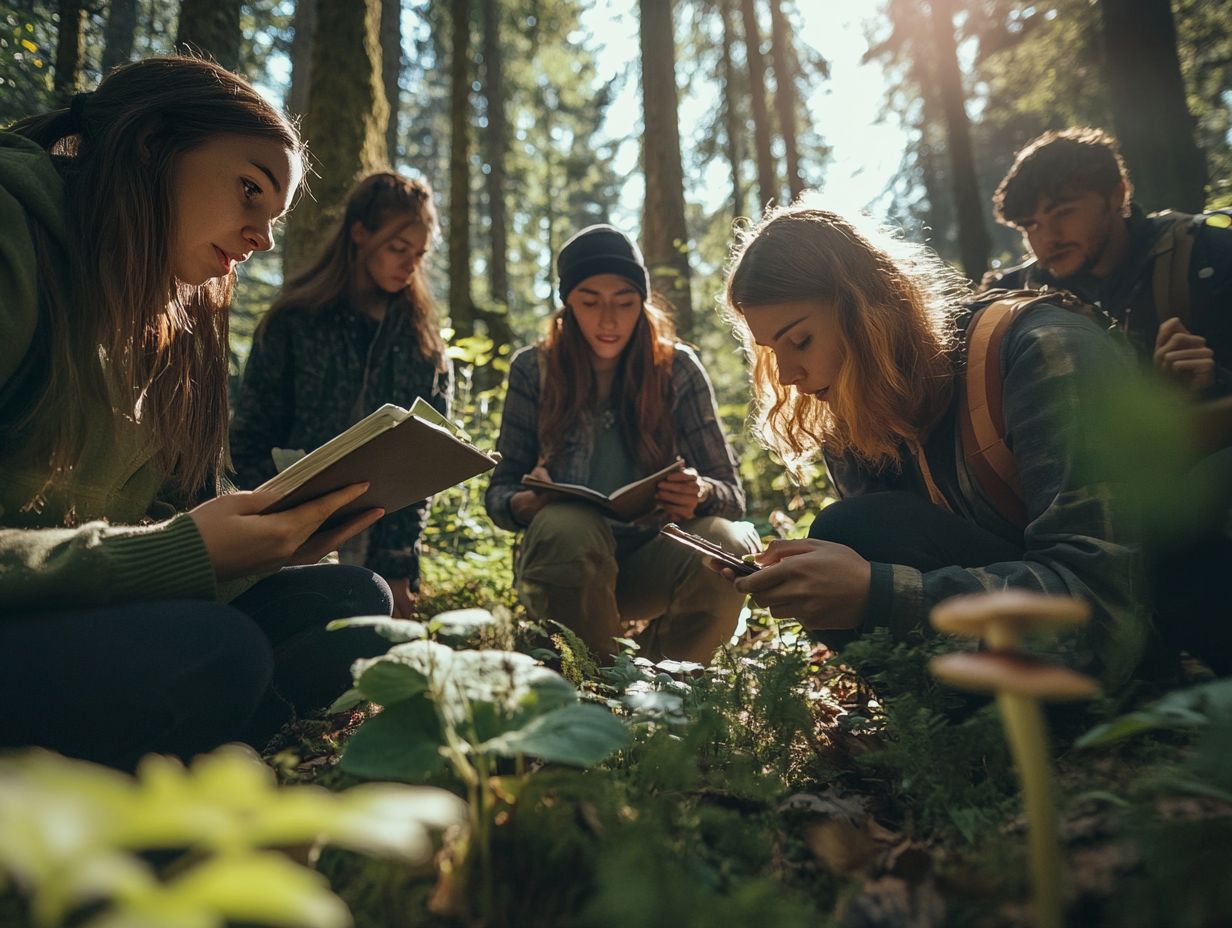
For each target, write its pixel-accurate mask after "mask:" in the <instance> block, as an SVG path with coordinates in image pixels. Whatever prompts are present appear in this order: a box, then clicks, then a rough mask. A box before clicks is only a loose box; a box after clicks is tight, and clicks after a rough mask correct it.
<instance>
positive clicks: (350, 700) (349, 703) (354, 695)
mask: <svg viewBox="0 0 1232 928" xmlns="http://www.w3.org/2000/svg"><path fill="white" fill-rule="evenodd" d="M367 699H368V697H367V696H365V695H364V694H363V692H362V691H361V690H360V689H359V688H358V687H354V686H353V687H351V688H350V689H349V690H347V691H346V692H345V693H343V694H342V695H341V696H339V697H338V698H337V699H335V700H334V701H333V702H332V703H330V705H329V708H328V709H326V710H325V711H326V712H327V713H328V714H329V715H336V714H337V713H339V712H346V711H348V710H350V709H354V708H355V707H356V706H358V705H359V704H360V703H362V702H366V701H367Z"/></svg>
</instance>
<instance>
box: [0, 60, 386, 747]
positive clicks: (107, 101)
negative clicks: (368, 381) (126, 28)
mask: <svg viewBox="0 0 1232 928" xmlns="http://www.w3.org/2000/svg"><path fill="white" fill-rule="evenodd" d="M302 172H303V152H302V146H301V143H300V140H299V137H298V135H297V133H296V131H295V129H294V128H293V127H292V126H291V125H290V123H289V122H288V121H287V120H286V119H285V118H284V117H283V116H282V115H281V114H280V113H279V112H278V111H277V110H276V109H275V108H274V107H272V106H271V105H270V104H269V103H268V102H266V101H265V100H264V99H263V98H262V97H261V96H260V95H259V94H257V93H256V91H254V90H253V89H252V87H250V86H249V85H248V84H247V83H245V82H244V81H243V80H241V79H240V78H238V77H236V76H235V75H233V74H231V73H230V72H228V71H225V70H223V69H222V68H220V67H218V66H216V65H213V64H211V63H208V62H205V61H199V60H196V59H191V58H175V57H171V58H156V59H149V60H146V61H142V62H138V63H136V64H133V65H130V66H127V67H124V68H120V69H118V70H116V71H114V72H112V74H110V75H109V76H108V77H107V78H106V80H104V81H103V82H102V83H101V84H100V85H99V87H98V89H97V90H96V91H95V92H93V93H85V94H78V95H77V96H75V97H74V98H73V100H72V104H71V105H70V106H68V107H65V108H63V109H60V110H56V111H53V112H52V113H49V114H47V115H44V116H36V117H31V118H28V119H25V120H23V121H21V122H19V123H17V124H16V125H14V126H13V127H11V130H10V131H9V132H6V133H0V294H2V295H0V334H2V336H3V337H2V338H0V698H2V699H4V701H5V703H6V704H7V705H10V706H13V705H18V704H20V705H21V706H22V709H21V711H20V712H15V713H11V714H10V716H9V720H8V721H7V722H6V723H5V724H4V725H3V726H0V746H21V745H30V744H39V745H43V746H46V747H50V748H53V749H56V750H59V751H62V752H64V753H68V754H73V755H76V756H81V757H87V758H90V759H95V760H99V761H103V762H106V763H112V764H116V765H119V766H131V765H132V764H133V763H134V762H135V761H136V759H137V758H138V757H140V756H141V755H142V754H143V753H145V752H148V751H159V752H164V753H174V754H179V755H181V756H190V755H192V754H194V753H197V752H199V751H203V750H209V749H210V748H212V747H214V746H216V745H217V744H219V743H222V742H224V741H228V740H233V739H245V740H249V741H250V742H253V743H261V742H263V740H264V739H266V738H268V737H269V736H270V735H271V734H272V733H273V732H274V731H276V729H277V728H278V726H279V725H281V724H282V722H284V721H285V720H286V719H287V718H288V717H289V716H290V715H291V713H292V712H293V711H294V710H297V709H309V708H316V707H319V706H320V705H322V704H324V703H326V702H328V701H329V700H330V699H331V698H333V697H334V696H336V695H337V693H338V692H340V691H341V690H342V689H344V688H345V686H346V685H347V682H348V679H349V676H348V672H347V669H348V667H349V664H350V662H351V661H352V660H354V659H355V658H356V657H359V656H362V655H364V654H369V653H374V652H376V651H378V650H381V649H382V648H381V645H380V644H379V642H378V640H376V639H375V638H374V636H370V635H367V634H366V633H362V632H359V633H352V632H350V631H348V632H345V633H342V634H339V635H331V636H325V635H324V634H323V631H324V625H325V624H326V623H327V622H328V621H329V620H331V619H333V618H337V617H339V616H342V615H348V614H357V613H375V612H383V613H384V614H386V615H388V614H389V610H390V600H389V590H388V587H386V586H385V584H384V583H383V582H382V581H381V580H380V579H379V578H376V577H374V576H373V575H372V574H371V573H369V572H368V571H364V570H361V569H359V568H350V567H341V566H338V565H319V566H318V565H315V564H314V562H316V561H318V560H319V559H320V558H321V557H322V556H323V555H324V554H326V553H327V552H329V551H331V550H333V549H334V548H336V547H337V546H338V545H339V544H340V543H341V542H342V541H344V540H346V539H347V538H349V537H350V536H351V535H353V534H355V533H356V532H359V531H362V530H363V529H364V528H366V527H367V526H369V525H371V524H372V523H373V522H374V521H376V519H378V518H380V516H381V514H382V513H381V511H380V510H372V511H370V512H367V513H364V514H363V515H362V516H360V517H357V518H355V519H352V520H351V521H350V522H348V523H346V524H344V525H342V526H341V527H338V528H335V529H333V530H329V531H323V532H320V533H317V529H318V528H319V527H320V526H321V524H322V523H323V522H324V520H325V519H327V518H328V517H329V516H330V514H332V513H333V512H334V511H336V510H337V509H338V508H339V507H341V506H343V505H345V504H346V503H347V502H349V501H350V500H352V499H354V498H356V497H357V496H358V495H359V494H360V493H362V491H363V486H354V487H349V488H346V489H344V490H340V491H338V492H336V493H333V494H331V495H329V496H325V497H322V498H321V499H318V500H315V501H313V502H311V503H306V504H304V505H302V506H299V507H297V508H295V509H292V510H288V511H286V512H283V513H278V514H272V515H261V514H260V513H261V511H262V510H263V509H264V508H265V507H266V506H268V505H269V503H270V502H271V500H270V499H268V498H267V497H266V496H265V495H263V494H259V493H232V494H223V493H222V492H221V490H222V481H223V471H224V468H225V466H226V461H227V453H226V435H227V395H226V383H227V312H226V308H227V304H228V302H229V300H230V296H231V290H232V288H233V286H234V284H235V274H234V269H235V266H236V265H237V264H239V263H240V262H242V261H244V260H245V259H246V258H247V257H248V256H249V255H251V254H252V253H253V252H255V251H265V250H267V249H269V248H270V247H271V246H272V243H273V226H274V224H275V223H276V222H277V221H278V220H279V218H280V217H281V216H282V215H283V214H284V213H285V212H286V210H287V208H288V206H289V204H290V202H291V200H292V197H293V196H294V193H295V191H296V189H297V188H298V185H299V182H300V179H301V177H302ZM185 510H187V511H185ZM177 513H178V514H177ZM288 565H313V566H288ZM280 568H281V569H280ZM263 576H264V579H260V580H259V581H258V580H256V579H255V578H260V577H263Z"/></svg>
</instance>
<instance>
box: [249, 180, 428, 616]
mask: <svg viewBox="0 0 1232 928" xmlns="http://www.w3.org/2000/svg"><path fill="white" fill-rule="evenodd" d="M435 230H436V210H435V208H434V207H433V205H432V191H431V189H430V188H429V187H428V185H427V184H426V183H425V182H423V181H420V180H412V179H411V178H408V177H404V176H402V175H400V174H395V173H392V172H389V171H382V172H379V173H376V174H372V175H369V176H368V177H366V178H364V179H363V180H361V181H360V182H359V183H358V184H356V186H355V188H354V189H353V190H352V191H351V193H350V195H349V196H348V197H347V201H346V206H345V208H344V210H343V213H342V217H341V218H340V220H339V221H338V223H337V225H336V226H335V228H334V229H333V231H332V232H331V234H330V235H329V236H328V238H327V239H326V240H325V242H324V244H323V245H322V247H321V250H320V252H319V253H318V255H317V256H316V258H315V259H314V260H313V261H312V262H311V263H310V264H309V265H308V266H307V267H306V268H305V269H304V270H303V271H301V272H300V273H298V274H297V275H295V276H294V277H292V278H291V279H290V280H289V281H288V282H287V284H286V286H285V287H284V288H283V291H282V294H281V295H280V296H279V298H278V300H277V301H276V302H275V303H274V305H273V306H271V307H270V310H269V312H268V313H266V315H265V317H264V318H263V319H262V320H261V323H260V325H259V326H258V327H257V333H256V337H255V339H254V341H253V347H252V353H251V354H250V355H249V358H248V364H247V367H246V368H245V370H244V380H243V385H242V386H241V388H240V395H239V399H238V401H237V403H236V409H235V418H234V420H233V421H232V423H231V458H232V460H233V461H234V462H235V468H236V472H237V475H238V476H237V483H239V485H240V486H243V487H249V488H252V487H257V486H259V485H260V484H262V483H264V482H265V481H266V480H268V479H269V478H270V477H272V476H274V473H275V467H274V459H273V456H272V452H273V449H274V448H286V449H302V450H306V451H311V450H312V449H313V448H316V447H318V446H319V445H321V444H323V443H324V442H326V441H328V440H329V439H330V438H332V437H333V436H334V435H337V434H338V433H339V432H342V431H343V430H344V429H346V428H347V427H348V426H350V425H352V424H354V423H355V422H357V421H359V420H360V419H362V418H363V417H364V416H366V415H368V414H369V413H370V412H372V411H373V410H375V409H377V408H378V407H380V406H382V405H383V404H385V403H394V404H397V405H399V406H405V407H409V406H410V405H411V404H412V403H414V401H415V399H416V398H417V397H423V398H424V399H425V400H427V401H428V402H430V403H431V404H432V405H433V406H434V407H436V409H437V411H439V412H440V413H442V414H443V415H448V414H449V401H450V392H451V381H450V367H449V362H448V360H447V359H446V357H445V345H444V342H443V341H442V340H441V333H440V326H439V323H438V322H437V313H436V303H435V301H434V300H433V298H432V291H431V290H430V288H429V286H428V281H427V267H426V262H427V259H428V253H429V250H430V248H431V244H432V237H433V234H434V232H435ZM427 510H428V502H427V501H426V500H425V501H424V502H422V503H419V504H417V505H414V506H408V507H407V508H406V509H403V510H401V511H400V512H397V513H394V514H393V515H391V516H389V517H388V518H385V519H382V520H381V521H380V522H379V523H377V524H376V525H375V526H373V527H372V529H371V530H369V531H368V532H366V533H363V534H361V535H358V536H356V537H355V538H353V539H351V540H350V541H349V542H348V543H347V544H346V545H345V546H344V547H343V549H342V552H341V553H342V559H343V561H344V562H345V563H358V564H362V565H364V566H366V567H367V568H368V569H370V570H373V571H375V572H376V573H378V574H380V575H381V576H382V577H384V578H385V580H386V582H387V583H388V584H389V586H390V589H391V590H392V592H393V595H394V613H395V615H398V616H401V617H408V616H409V615H410V614H411V612H412V611H413V609H414V597H415V593H416V592H417V591H418V589H419V534H420V531H421V529H422V527H423V521H424V518H425V516H426V514H427Z"/></svg>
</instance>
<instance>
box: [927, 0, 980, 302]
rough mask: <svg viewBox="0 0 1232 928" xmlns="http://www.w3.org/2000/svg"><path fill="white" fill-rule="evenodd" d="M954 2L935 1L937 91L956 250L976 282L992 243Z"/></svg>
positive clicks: (931, 16) (932, 7)
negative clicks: (974, 147)
mask: <svg viewBox="0 0 1232 928" xmlns="http://www.w3.org/2000/svg"><path fill="white" fill-rule="evenodd" d="M951 4H952V0H932V2H931V3H930V9H929V20H930V22H931V27H932V33H933V46H934V48H935V50H936V54H935V56H934V59H935V62H936V67H937V71H936V78H937V88H938V90H939V92H940V96H941V106H942V109H943V111H944V113H945V126H946V147H947V148H948V149H949V155H950V174H951V179H952V181H953V184H954V207H955V210H956V211H957V214H958V247H959V253H960V254H961V255H962V266H963V273H964V274H966V275H967V276H968V277H969V278H970V279H971V280H975V281H978V280H979V279H980V278H981V277H982V276H983V274H984V271H985V270H986V269H987V268H988V254H989V250H990V248H991V243H990V242H989V239H988V227H987V226H986V225H985V223H984V202H983V200H982V198H981V197H980V187H979V183H978V181H977V179H976V173H975V155H974V153H973V150H972V147H971V122H970V120H969V119H968V118H967V109H966V103H965V94H964V92H963V84H962V71H961V70H960V69H959V66H958V46H957V43H956V42H955V39H954V15H953V7H952V5H951Z"/></svg>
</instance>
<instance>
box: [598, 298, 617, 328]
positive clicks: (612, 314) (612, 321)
mask: <svg viewBox="0 0 1232 928" xmlns="http://www.w3.org/2000/svg"><path fill="white" fill-rule="evenodd" d="M599 328H601V329H614V328H616V309H615V307H613V306H612V304H611V303H609V302H608V301H607V300H604V301H603V302H602V303H600V305H599Z"/></svg>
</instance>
